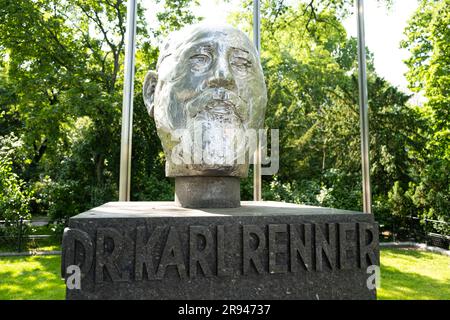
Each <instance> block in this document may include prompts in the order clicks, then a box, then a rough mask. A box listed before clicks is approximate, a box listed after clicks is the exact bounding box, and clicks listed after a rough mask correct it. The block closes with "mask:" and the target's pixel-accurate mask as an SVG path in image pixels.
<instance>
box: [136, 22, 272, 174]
mask: <svg viewBox="0 0 450 320" xmlns="http://www.w3.org/2000/svg"><path fill="white" fill-rule="evenodd" d="M144 100H145V102H146V105H147V108H148V109H149V112H150V114H153V115H154V118H155V122H156V127H157V130H158V135H159V137H160V139H161V142H162V145H163V148H164V152H165V154H166V161H167V162H166V175H167V176H172V177H173V176H198V175H203V176H239V177H244V176H246V175H247V171H248V156H246V157H245V159H246V160H245V161H244V162H242V152H245V150H244V149H245V148H246V146H247V145H246V143H245V139H244V140H242V139H243V138H244V137H245V134H246V131H248V129H259V128H262V126H263V122H264V113H265V107H266V103H267V92H266V86H265V83H264V76H263V73H262V68H261V64H260V61H259V56H258V54H257V52H256V49H255V48H254V46H253V44H252V43H251V41H250V40H249V39H248V37H247V36H246V35H245V34H244V33H242V32H241V31H239V30H237V29H235V28H232V27H230V26H211V25H204V24H200V25H193V26H189V27H187V28H185V29H183V30H181V31H178V32H176V33H173V34H171V35H170V36H169V38H168V40H167V41H166V42H165V43H164V45H163V47H162V48H161V51H160V57H159V61H158V67H157V73H155V72H152V71H151V72H149V74H148V75H147V77H146V80H145V83H144ZM243 142H244V143H243ZM247 151H248V150H247ZM250 152H251V150H250ZM238 157H241V158H240V159H241V161H237V158H238Z"/></svg>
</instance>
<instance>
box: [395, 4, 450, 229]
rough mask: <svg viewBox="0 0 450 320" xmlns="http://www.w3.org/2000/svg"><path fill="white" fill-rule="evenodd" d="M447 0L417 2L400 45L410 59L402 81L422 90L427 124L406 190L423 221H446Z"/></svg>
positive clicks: (449, 145) (449, 206)
mask: <svg viewBox="0 0 450 320" xmlns="http://www.w3.org/2000/svg"><path fill="white" fill-rule="evenodd" d="M449 25H450V1H448V0H443V1H433V0H421V1H420V5H419V8H418V10H417V11H416V13H415V14H414V16H413V17H412V19H411V20H410V21H409V25H408V27H407V28H406V30H405V34H406V37H407V39H406V40H405V41H403V42H402V46H403V47H404V48H406V49H408V50H409V51H410V53H411V56H410V58H409V59H408V60H406V64H407V65H408V67H409V72H408V74H407V78H408V80H409V84H410V88H411V89H412V90H414V91H416V92H421V93H422V94H423V95H424V96H425V98H426V102H425V105H424V106H423V107H421V108H419V110H418V111H419V112H420V114H421V117H422V119H423V121H424V122H425V123H426V127H425V128H424V130H423V132H422V135H424V136H425V137H426V144H425V145H424V146H423V148H422V149H415V150H413V151H412V152H414V154H415V156H416V157H417V160H418V161H417V163H416V164H415V166H414V170H415V171H416V174H417V176H418V177H417V179H416V181H414V183H412V184H411V186H410V193H411V195H412V199H413V201H414V204H415V205H416V207H417V208H418V211H419V213H420V214H421V216H423V217H428V218H432V219H436V220H442V221H447V222H448V221H450V180H449V172H450V108H449V105H450V73H449V71H450V69H449V68H450V28H449V27H448V26H449Z"/></svg>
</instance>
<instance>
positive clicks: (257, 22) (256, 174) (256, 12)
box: [253, 0, 262, 201]
mask: <svg viewBox="0 0 450 320" xmlns="http://www.w3.org/2000/svg"><path fill="white" fill-rule="evenodd" d="M260 29H261V10H260V3H259V0H253V43H254V45H255V47H256V50H258V54H259V55H261V33H260ZM257 136H258V139H257V147H256V150H255V153H254V156H253V159H254V161H253V162H254V165H253V200H254V201H261V200H262V196H261V139H260V137H259V134H258V135H257Z"/></svg>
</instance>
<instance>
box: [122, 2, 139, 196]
mask: <svg viewBox="0 0 450 320" xmlns="http://www.w3.org/2000/svg"><path fill="white" fill-rule="evenodd" d="M135 42H136V0H128V4H127V31H126V45H125V81H124V84H123V107H122V138H121V145H120V181H119V201H130V175H131V142H132V134H133V93H134V56H135V47H136V44H135Z"/></svg>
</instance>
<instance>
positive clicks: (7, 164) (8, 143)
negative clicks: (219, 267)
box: [0, 136, 32, 236]
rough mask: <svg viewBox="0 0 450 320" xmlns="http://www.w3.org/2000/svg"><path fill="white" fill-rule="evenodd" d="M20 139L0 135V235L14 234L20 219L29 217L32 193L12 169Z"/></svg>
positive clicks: (18, 226) (17, 230)
mask: <svg viewBox="0 0 450 320" xmlns="http://www.w3.org/2000/svg"><path fill="white" fill-rule="evenodd" d="M18 145H20V141H19V140H18V139H17V138H16V137H14V136H3V137H1V136H0V220H3V221H4V223H3V224H2V225H1V226H2V228H0V235H1V236H16V235H17V233H18V232H19V229H20V220H21V219H29V218H30V201H31V199H32V194H31V192H30V190H28V188H27V186H26V184H25V182H24V181H23V180H22V179H20V178H19V176H18V175H17V174H16V173H14V171H13V162H12V159H11V158H12V154H13V153H14V147H17V146H18Z"/></svg>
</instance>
